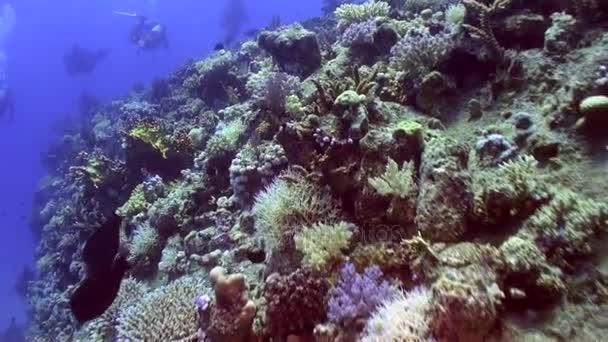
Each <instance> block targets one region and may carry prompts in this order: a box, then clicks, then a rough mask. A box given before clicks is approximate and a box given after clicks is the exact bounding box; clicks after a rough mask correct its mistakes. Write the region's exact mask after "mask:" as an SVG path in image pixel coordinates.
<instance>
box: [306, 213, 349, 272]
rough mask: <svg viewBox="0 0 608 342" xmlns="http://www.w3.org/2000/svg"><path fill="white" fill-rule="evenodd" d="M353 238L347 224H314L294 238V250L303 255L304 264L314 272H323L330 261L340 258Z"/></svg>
mask: <svg viewBox="0 0 608 342" xmlns="http://www.w3.org/2000/svg"><path fill="white" fill-rule="evenodd" d="M352 236H353V232H352V231H351V229H350V227H349V224H348V223H346V222H340V223H337V224H331V225H328V224H315V225H314V226H312V227H311V228H307V229H304V230H303V231H302V232H301V233H299V234H298V235H296V237H295V238H294V240H295V243H296V248H297V249H298V250H299V251H300V252H302V254H304V260H303V262H304V264H306V265H308V266H310V267H312V268H313V269H314V270H315V271H324V270H325V269H326V268H327V266H328V264H329V263H330V262H331V261H332V260H337V259H338V258H340V257H341V256H342V250H344V249H345V248H347V247H348V243H349V241H350V239H351V237H352Z"/></svg>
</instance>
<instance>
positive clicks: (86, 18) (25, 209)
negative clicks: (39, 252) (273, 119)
mask: <svg viewBox="0 0 608 342" xmlns="http://www.w3.org/2000/svg"><path fill="white" fill-rule="evenodd" d="M244 2H245V7H246V12H247V15H248V17H249V20H248V21H247V22H246V23H245V24H244V25H243V29H244V30H247V29H250V28H259V27H262V26H265V25H267V24H269V23H270V21H271V18H272V17H273V15H280V17H281V19H282V21H283V22H285V23H287V22H292V21H296V20H301V19H305V18H308V17H312V16H316V15H319V14H320V12H321V10H320V8H321V3H322V0H307V1H284V0H244ZM6 3H11V4H12V6H13V8H14V10H15V13H16V25H15V27H14V30H13V31H12V32H11V33H10V34H9V35H8V36H7V40H6V43H5V46H2V47H0V48H2V49H5V51H6V54H7V57H8V77H9V84H10V87H12V89H13V91H14V93H15V102H16V118H15V120H14V121H13V122H10V123H8V122H4V121H2V122H0V147H1V150H0V153H1V154H0V193H1V194H2V196H0V222H1V225H0V228H1V229H2V232H1V233H0V234H1V235H0V303H1V304H2V305H0V329H2V328H3V327H4V326H5V324H7V323H8V322H9V320H10V318H11V317H13V316H14V317H17V320H18V321H19V322H23V321H24V320H25V318H26V316H25V308H24V304H23V303H22V301H21V300H20V299H19V298H18V296H17V295H16V293H15V290H14V283H15V279H16V277H17V275H18V274H19V272H20V271H21V269H22V268H23V266H24V265H26V264H31V263H32V262H33V256H32V254H33V250H34V248H35V246H34V242H33V241H32V239H31V236H30V231H29V228H28V225H27V217H28V216H29V213H30V210H31V202H32V195H33V193H34V191H35V189H36V186H37V183H38V181H39V180H40V178H41V177H43V176H44V174H45V170H44V168H43V167H42V166H41V164H40V155H41V154H42V153H45V151H46V149H47V147H48V143H49V141H51V140H52V139H53V137H54V135H53V134H52V131H51V129H50V126H51V124H52V123H53V122H55V121H56V120H58V119H60V118H63V117H66V116H68V115H70V116H71V117H73V119H72V120H76V118H77V111H78V100H79V96H80V94H81V93H82V92H83V91H86V92H88V93H90V94H92V95H94V96H95V97H97V98H99V99H100V100H102V101H110V100H111V99H112V98H115V97H118V96H121V95H124V94H126V93H128V92H129V90H130V89H131V88H132V86H133V85H134V84H136V83H147V82H150V81H151V80H153V79H154V78H155V77H162V76H168V75H169V74H170V73H171V72H172V71H173V70H175V69H176V68H178V67H179V66H180V65H182V64H183V63H185V62H186V61H187V60H188V59H189V58H201V57H204V56H205V55H206V54H208V53H209V52H210V51H211V50H212V48H213V46H214V45H215V44H216V43H217V42H218V41H221V40H222V39H223V37H224V35H225V31H224V30H223V29H222V27H221V18H222V13H223V11H224V9H225V6H226V4H227V3H228V0H216V1H207V0H156V1H148V0H60V1H50V0H14V1H12V2H6V1H0V5H4V4H6ZM113 10H122V11H137V12H141V13H144V14H146V15H148V16H151V17H153V18H155V19H157V20H159V21H160V22H162V23H164V24H166V26H167V27H168V32H169V39H170V43H171V46H170V48H169V49H168V50H159V51H146V52H143V53H137V51H136V49H135V47H133V46H132V45H130V44H129V40H128V32H129V30H130V28H131V27H132V25H133V24H134V22H133V20H132V19H131V18H127V17H121V16H117V15H114V14H113V13H112V12H113ZM74 43H79V44H80V45H81V46H83V47H86V48H92V49H96V48H105V49H109V51H110V54H109V55H108V57H107V58H106V59H105V60H104V61H102V62H101V63H100V64H99V65H98V68H97V69H96V70H95V71H94V72H93V73H91V74H86V75H81V76H78V77H69V76H68V75H67V74H66V73H65V70H64V66H63V55H64V53H65V52H66V51H67V50H68V49H69V48H70V47H72V45H73V44H74Z"/></svg>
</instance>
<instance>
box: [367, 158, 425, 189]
mask: <svg viewBox="0 0 608 342" xmlns="http://www.w3.org/2000/svg"><path fill="white" fill-rule="evenodd" d="M369 184H370V185H371V186H372V187H373V188H374V189H375V190H376V191H377V192H378V193H379V194H381V195H390V196H397V197H400V198H403V199H406V198H411V197H413V196H415V195H416V189H417V188H416V183H415V182H414V167H413V164H412V163H411V162H405V163H403V166H401V168H399V165H397V162H395V161H394V160H393V159H390V158H389V160H388V163H387V164H386V170H385V171H384V174H383V175H382V176H380V177H373V178H370V179H369Z"/></svg>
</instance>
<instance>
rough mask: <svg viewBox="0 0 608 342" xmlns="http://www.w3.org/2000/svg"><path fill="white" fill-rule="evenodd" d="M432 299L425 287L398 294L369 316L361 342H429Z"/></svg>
mask: <svg viewBox="0 0 608 342" xmlns="http://www.w3.org/2000/svg"><path fill="white" fill-rule="evenodd" d="M431 298H432V294H431V291H430V290H429V289H427V288H417V289H414V290H412V291H409V292H402V291H399V292H398V293H397V294H396V295H395V296H394V297H393V298H391V299H389V300H387V301H386V302H384V303H382V304H381V306H380V308H379V309H378V310H377V311H376V312H375V313H374V314H373V315H372V317H371V318H370V319H369V321H368V322H367V325H366V326H365V330H364V332H363V335H362V337H361V341H362V342H383V341H400V342H422V341H432V339H431V338H429V337H428V335H429V330H430V328H429V316H428V312H429V310H430V308H431Z"/></svg>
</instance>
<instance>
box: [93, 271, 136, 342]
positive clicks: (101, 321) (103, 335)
mask: <svg viewBox="0 0 608 342" xmlns="http://www.w3.org/2000/svg"><path fill="white" fill-rule="evenodd" d="M146 292H147V288H146V286H145V285H143V284H142V283H140V282H138V281H137V280H135V279H133V278H127V279H125V280H123V281H122V284H121V285H120V290H119V291H118V295H116V299H114V302H113V303H112V305H111V306H110V307H109V308H108V309H107V310H106V311H105V312H104V313H103V315H101V317H99V318H97V319H95V320H94V321H91V322H90V323H88V324H87V325H86V326H85V328H84V334H85V335H86V341H105V340H107V339H109V338H111V337H112V336H113V335H114V327H115V325H116V323H117V320H118V315H119V313H120V311H121V310H123V309H126V308H127V307H129V306H130V305H132V304H133V303H135V302H136V301H138V300H139V299H141V297H143V296H144V295H145V294H146Z"/></svg>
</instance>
